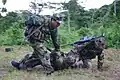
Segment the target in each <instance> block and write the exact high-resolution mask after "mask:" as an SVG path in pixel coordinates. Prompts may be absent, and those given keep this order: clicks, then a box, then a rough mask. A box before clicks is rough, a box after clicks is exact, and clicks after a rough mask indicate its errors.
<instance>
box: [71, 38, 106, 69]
mask: <svg viewBox="0 0 120 80" xmlns="http://www.w3.org/2000/svg"><path fill="white" fill-rule="evenodd" d="M105 46H106V43H105V39H104V38H98V39H96V40H93V41H90V42H88V44H85V45H81V46H80V47H75V48H73V49H72V50H71V52H72V53H74V54H77V55H79V59H80V60H86V59H90V60H91V59H94V58H96V56H97V58H98V69H100V68H101V67H102V65H103V62H104V52H103V50H104V49H105Z"/></svg>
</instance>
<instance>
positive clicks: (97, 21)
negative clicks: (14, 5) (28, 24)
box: [0, 0, 120, 48]
mask: <svg viewBox="0 0 120 80" xmlns="http://www.w3.org/2000/svg"><path fill="white" fill-rule="evenodd" d="M63 5H64V9H67V10H69V13H70V26H71V27H70V29H71V31H70V33H69V30H68V24H67V16H68V15H67V14H66V17H65V18H64V23H63V24H62V25H61V26H60V28H59V37H60V43H61V45H62V44H68V43H72V42H73V41H76V40H79V39H80V38H82V37H83V36H86V35H87V36H93V35H101V34H102V33H104V34H105V37H106V39H107V42H108V47H114V48H120V22H119V19H120V18H119V14H120V13H119V7H120V1H119V0H118V1H117V6H116V7H117V14H116V16H114V10H113V9H114V8H113V4H110V5H104V6H102V7H101V8H99V9H90V10H85V9H84V8H83V7H82V6H80V5H79V4H78V3H77V0H70V1H69V2H68V3H64V4H63ZM27 14H28V13H27V11H19V12H9V13H8V14H7V15H6V16H5V17H2V16H0V45H20V44H21V43H23V42H24V41H23V40H24V36H23V34H24V21H25V20H26V19H27V17H28V16H27Z"/></svg>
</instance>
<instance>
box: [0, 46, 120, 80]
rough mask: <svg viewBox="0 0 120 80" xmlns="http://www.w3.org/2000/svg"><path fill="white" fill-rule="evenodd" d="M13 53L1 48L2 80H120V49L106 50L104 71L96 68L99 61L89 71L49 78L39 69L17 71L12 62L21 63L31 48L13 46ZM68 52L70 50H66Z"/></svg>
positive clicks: (80, 70) (71, 71)
mask: <svg viewBox="0 0 120 80" xmlns="http://www.w3.org/2000/svg"><path fill="white" fill-rule="evenodd" d="M12 47H13V49H14V50H13V51H12V52H5V51H4V49H5V48H6V47H0V80H120V49H112V48H109V49H106V50H104V53H105V60H104V68H103V71H98V70H97V68H96V63H97V59H94V60H93V61H92V64H93V67H92V69H90V70H87V69H74V70H72V69H68V70H63V71H58V72H55V73H53V74H52V75H49V76H47V75H46V74H45V71H44V70H41V68H39V67H37V68H35V69H33V70H31V71H25V70H16V69H15V68H13V67H12V66H11V64H10V61H11V60H17V61H19V60H20V59H21V58H22V57H23V56H24V55H25V54H26V53H28V52H30V51H32V50H31V48H28V47H22V48H21V49H19V46H12ZM66 51H68V50H66Z"/></svg>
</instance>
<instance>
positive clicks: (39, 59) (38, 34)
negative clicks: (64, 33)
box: [11, 15, 60, 71]
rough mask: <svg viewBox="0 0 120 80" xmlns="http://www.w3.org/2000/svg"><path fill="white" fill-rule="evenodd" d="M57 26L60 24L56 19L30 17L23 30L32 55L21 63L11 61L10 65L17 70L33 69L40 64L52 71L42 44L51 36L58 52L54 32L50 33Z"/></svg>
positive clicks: (27, 56)
mask: <svg viewBox="0 0 120 80" xmlns="http://www.w3.org/2000/svg"><path fill="white" fill-rule="evenodd" d="M35 19H36V20H37V21H36V20H35ZM39 22H40V23H39ZM59 25H60V23H59V22H58V21H56V19H55V20H53V19H51V18H46V17H42V16H39V15H33V16H31V17H30V18H29V20H28V22H26V26H27V27H26V30H25V37H27V39H28V41H29V43H30V46H31V47H32V48H33V50H34V51H33V54H32V55H29V54H27V55H26V56H25V57H24V58H23V59H22V60H21V61H19V62H16V61H12V62H11V64H12V65H13V66H14V67H16V68H17V69H28V68H33V67H35V66H36V65H40V64H41V65H42V66H43V67H44V68H45V69H49V70H50V71H53V68H52V66H51V64H50V56H49V53H50V52H49V51H48V50H47V49H46V47H45V45H44V42H45V40H47V39H48V38H49V37H50V35H51V38H52V40H53V44H54V46H55V50H59V44H57V42H58V41H57V35H56V32H54V31H53V32H52V30H54V29H55V28H57V27H58V26H59ZM55 30H57V29H55ZM54 35H55V36H54ZM54 37H55V38H54ZM56 46H57V47H56Z"/></svg>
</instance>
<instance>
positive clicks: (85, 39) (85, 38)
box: [61, 34, 104, 47]
mask: <svg viewBox="0 0 120 80" xmlns="http://www.w3.org/2000/svg"><path fill="white" fill-rule="evenodd" d="M100 37H104V34H102V35H100V36H92V37H88V36H85V37H83V38H82V39H80V40H78V41H75V42H73V43H71V44H64V45H62V46H61V47H64V46H73V45H74V44H79V45H80V44H83V43H85V42H89V41H92V40H95V39H97V38H100Z"/></svg>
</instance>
